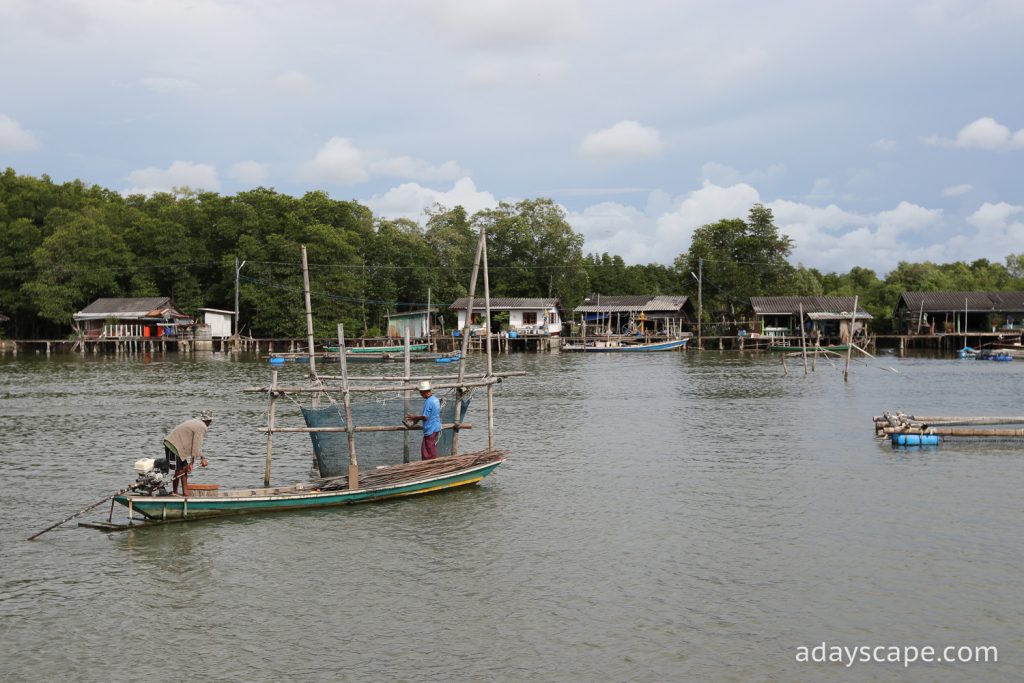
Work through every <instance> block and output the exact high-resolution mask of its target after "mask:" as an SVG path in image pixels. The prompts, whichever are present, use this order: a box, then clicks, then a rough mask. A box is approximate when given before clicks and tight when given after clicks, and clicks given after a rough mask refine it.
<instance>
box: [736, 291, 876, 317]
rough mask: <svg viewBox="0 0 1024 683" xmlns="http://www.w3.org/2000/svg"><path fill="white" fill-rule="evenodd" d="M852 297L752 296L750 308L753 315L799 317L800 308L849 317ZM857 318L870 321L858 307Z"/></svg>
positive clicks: (868, 315)
mask: <svg viewBox="0 0 1024 683" xmlns="http://www.w3.org/2000/svg"><path fill="white" fill-rule="evenodd" d="M854 298H855V297H852V296H752V297H750V307H751V308H753V309H754V315H800V306H801V305H803V309H804V313H845V314H846V317H850V314H851V313H852V312H853V302H854ZM857 318H859V319H869V320H870V319H871V315H870V314H868V312H867V311H865V310H864V309H863V308H860V307H859V306H858V308H857Z"/></svg>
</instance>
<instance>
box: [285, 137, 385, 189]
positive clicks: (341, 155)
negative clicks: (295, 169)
mask: <svg viewBox="0 0 1024 683" xmlns="http://www.w3.org/2000/svg"><path fill="white" fill-rule="evenodd" d="M365 164H366V159H365V158H364V155H363V153H362V151H360V150H359V148H357V147H356V146H355V145H353V144H352V141H351V140H349V139H348V138H337V137H335V138H331V139H330V140H328V141H327V144H325V145H324V146H323V147H321V148H320V151H318V152H317V153H316V156H315V157H313V160H312V161H309V162H308V163H306V164H305V165H304V166H303V167H302V169H301V171H300V175H301V177H302V178H303V179H304V180H311V181H322V182H327V183H332V184H336V185H353V184H355V183H361V182H363V181H365V180H367V179H369V177H370V175H369V173H367V172H366V168H365Z"/></svg>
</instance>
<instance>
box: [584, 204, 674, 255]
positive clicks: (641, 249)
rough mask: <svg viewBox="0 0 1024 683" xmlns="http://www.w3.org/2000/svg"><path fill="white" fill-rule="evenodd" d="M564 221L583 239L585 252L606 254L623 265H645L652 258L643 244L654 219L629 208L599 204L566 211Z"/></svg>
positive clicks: (647, 237)
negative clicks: (579, 209) (623, 262)
mask: <svg viewBox="0 0 1024 683" xmlns="http://www.w3.org/2000/svg"><path fill="white" fill-rule="evenodd" d="M566 220H567V221H568V222H569V225H571V226H572V228H573V230H575V231H576V232H578V233H580V234H581V235H583V236H584V239H585V240H586V243H585V244H584V246H583V249H584V252H586V253H595V254H602V253H605V252H607V253H609V254H615V255H618V256H621V257H622V258H623V259H624V260H625V261H626V262H627V263H645V262H649V261H651V260H652V259H651V258H650V256H649V252H648V250H647V249H646V248H645V246H646V245H645V244H644V242H647V241H649V240H650V236H651V235H653V234H654V229H655V225H654V218H652V217H651V216H650V215H649V214H646V213H644V212H643V211H640V210H639V209H636V208H634V207H632V206H628V205H625V204H619V203H617V202H601V203H599V204H595V205H593V206H588V207H587V208H585V209H583V210H582V211H567V212H566Z"/></svg>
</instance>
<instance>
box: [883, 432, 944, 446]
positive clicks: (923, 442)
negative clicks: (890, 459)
mask: <svg viewBox="0 0 1024 683" xmlns="http://www.w3.org/2000/svg"><path fill="white" fill-rule="evenodd" d="M892 445H893V446H938V445H939V435H938V434H893V435H892Z"/></svg>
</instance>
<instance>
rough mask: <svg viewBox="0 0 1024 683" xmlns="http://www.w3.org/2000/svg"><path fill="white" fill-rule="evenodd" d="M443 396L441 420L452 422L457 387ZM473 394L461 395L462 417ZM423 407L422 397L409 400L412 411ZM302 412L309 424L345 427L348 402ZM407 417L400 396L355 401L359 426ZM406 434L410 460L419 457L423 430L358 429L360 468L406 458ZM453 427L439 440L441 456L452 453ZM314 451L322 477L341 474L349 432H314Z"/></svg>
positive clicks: (354, 413)
mask: <svg viewBox="0 0 1024 683" xmlns="http://www.w3.org/2000/svg"><path fill="white" fill-rule="evenodd" d="M438 398H439V399H440V400H441V422H442V423H445V424H449V423H452V422H454V421H455V404H456V403H457V401H456V399H455V393H454V391H451V392H448V393H446V394H443V395H442V394H439V395H438ZM471 398H472V395H471V394H466V395H465V396H464V397H463V399H462V420H463V421H465V420H466V412H467V411H468V410H469V403H470V400H471ZM422 408H423V401H422V399H419V398H416V399H414V400H413V401H411V402H410V406H409V412H410V413H412V414H414V415H419V414H420V411H421V410H422ZM302 416H303V418H304V419H305V420H306V426H307V427H344V426H345V406H344V405H343V404H341V403H332V404H330V405H328V406H321V407H320V408H306V407H303V408H302ZM404 417H405V410H404V409H403V402H402V400H401V399H400V398H399V399H392V400H381V401H373V402H365V403H353V404H352V421H353V423H355V424H356V425H357V426H383V425H401V424H402V419H403V418H404ZM405 434H408V435H409V440H408V443H409V460H411V461H416V460H419V459H420V442H421V441H422V439H423V432H422V431H420V430H418V429H417V430H410V431H408V432H402V431H397V432H359V433H357V434H356V435H355V441H356V455H357V457H358V459H359V467H360V469H366V468H373V467H378V466H380V465H394V464H396V463H400V462H402V460H403V450H404V444H405V436H404V435H405ZM453 434H454V430H452V429H442V430H441V436H440V438H439V439H438V441H437V454H438V455H439V456H443V455H451V452H452V438H453ZM309 436H310V439H311V440H312V442H313V451H314V453H316V461H317V465H318V466H319V468H320V476H321V477H339V476H341V475H343V474H346V473H348V434H347V433H345V432H311V433H310V435H309Z"/></svg>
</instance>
